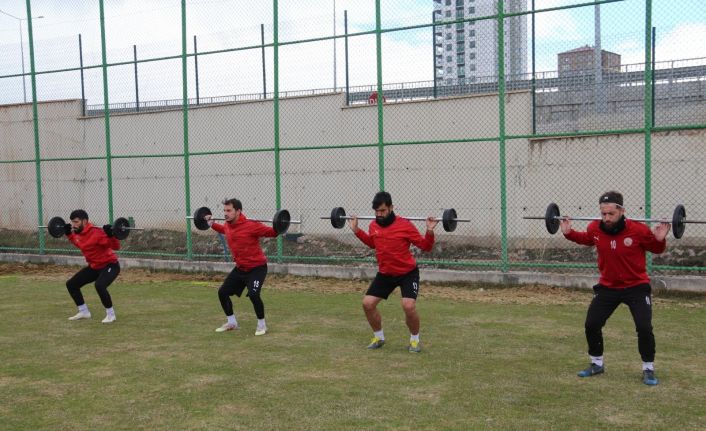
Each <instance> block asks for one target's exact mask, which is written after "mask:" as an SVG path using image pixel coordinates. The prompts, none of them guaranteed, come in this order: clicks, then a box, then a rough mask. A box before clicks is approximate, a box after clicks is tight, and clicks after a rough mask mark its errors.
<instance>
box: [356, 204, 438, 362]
mask: <svg viewBox="0 0 706 431" xmlns="http://www.w3.org/2000/svg"><path fill="white" fill-rule="evenodd" d="M373 209H374V210H375V220H374V221H373V222H371V223H370V227H369V229H368V231H369V233H365V232H364V231H363V230H362V229H360V228H358V219H357V218H356V217H355V216H353V217H352V218H351V220H350V227H351V230H352V231H353V233H355V236H357V237H358V239H360V240H361V241H362V242H363V243H364V244H365V245H367V246H368V247H370V248H374V249H375V257H376V258H377V261H378V273H377V274H376V275H375V278H374V279H373V281H372V282H371V283H370V287H369V288H368V291H367V292H366V293H365V296H364V297H363V310H364V311H365V317H366V318H367V319H368V323H369V324H370V327H371V328H372V329H373V338H372V340H371V341H370V344H369V345H368V349H378V348H380V347H382V346H383V345H384V344H385V334H384V333H383V330H382V316H381V315H380V312H379V311H378V309H377V305H378V304H379V303H380V301H382V300H383V299H387V298H388V297H389V296H390V293H392V291H393V290H395V288H396V287H397V286H400V290H401V292H402V310H404V314H405V321H406V323H407V327H408V328H409V332H410V340H409V347H408V349H409V351H410V352H412V353H419V352H421V351H422V347H421V345H420V343H419V315H418V314H417V306H416V304H417V294H418V293H419V268H417V262H416V261H415V260H414V257H412V254H411V253H410V251H409V246H410V244H414V245H415V246H417V247H419V248H420V249H422V250H424V251H431V249H432V247H433V246H434V228H435V227H436V225H437V224H438V221H437V220H436V218H435V217H433V216H430V217H428V218H427V220H426V225H427V231H426V234H425V235H424V236H422V235H421V234H420V233H419V231H418V230H417V228H416V227H415V226H414V225H413V224H412V222H410V221H409V220H407V219H405V218H403V217H399V216H397V215H396V214H395V213H394V211H393V206H392V196H390V194H389V193H387V192H379V193H377V194H376V195H375V197H374V198H373Z"/></svg>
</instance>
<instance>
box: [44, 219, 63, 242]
mask: <svg viewBox="0 0 706 431" xmlns="http://www.w3.org/2000/svg"><path fill="white" fill-rule="evenodd" d="M64 226H66V222H65V221H64V219H63V218H61V217H52V219H51V220H49V223H48V224H47V230H48V231H49V235H51V236H53V237H54V238H61V237H62V236H64V235H65V234H66V231H65V230H64Z"/></svg>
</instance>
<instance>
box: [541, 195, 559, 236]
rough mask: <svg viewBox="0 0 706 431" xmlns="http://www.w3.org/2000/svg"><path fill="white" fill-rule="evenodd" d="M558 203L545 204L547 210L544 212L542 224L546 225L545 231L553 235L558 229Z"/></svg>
mask: <svg viewBox="0 0 706 431" xmlns="http://www.w3.org/2000/svg"><path fill="white" fill-rule="evenodd" d="M560 215H561V214H560V213H559V205H557V204H555V203H554V202H552V203H550V204H549V205H547V211H546V212H545V213H544V224H545V225H546V226H547V232H549V233H550V234H552V235H554V234H555V233H557V232H558V231H559V219H557V217H559V216H560Z"/></svg>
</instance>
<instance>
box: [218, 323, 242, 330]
mask: <svg viewBox="0 0 706 431" xmlns="http://www.w3.org/2000/svg"><path fill="white" fill-rule="evenodd" d="M234 329H238V325H233V324H232V323H224V324H223V325H221V326H220V327H219V328H216V332H226V331H232V330H234Z"/></svg>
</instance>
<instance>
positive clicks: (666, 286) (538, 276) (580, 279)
mask: <svg viewBox="0 0 706 431" xmlns="http://www.w3.org/2000/svg"><path fill="white" fill-rule="evenodd" d="M0 262H14V263H35V264H40V263H44V264H51V265H79V266H83V265H85V264H86V261H85V260H84V259H83V257H82V256H64V255H37V254H11V253H0ZM120 264H121V266H122V267H123V268H148V269H154V270H163V271H183V272H223V273H227V272H230V271H231V270H232V269H233V263H232V262H208V261H184V260H162V259H138V258H126V257H121V258H120ZM268 267H269V271H270V272H271V273H276V274H291V275H296V276H301V277H328V278H340V279H371V278H373V277H374V276H375V274H376V272H377V268H376V267H373V266H336V265H311V264H301V263H268ZM420 275H421V278H422V280H423V281H435V282H459V283H489V284H499V285H522V284H543V285H549V286H557V287H570V288H583V289H588V288H591V287H592V286H593V285H594V284H596V282H597V280H598V278H597V275H594V274H559V273H544V272H529V271H514V272H506V273H503V272H499V271H458V270H451V269H433V268H422V269H421V274H420ZM652 287H653V288H654V289H656V290H669V291H682V292H702V293H706V277H697V276H653V277H652Z"/></svg>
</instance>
